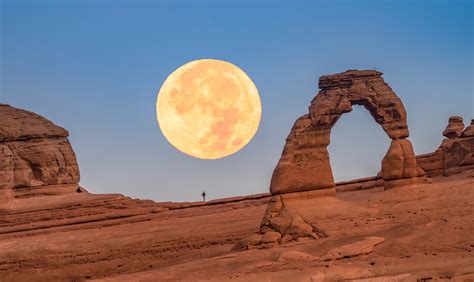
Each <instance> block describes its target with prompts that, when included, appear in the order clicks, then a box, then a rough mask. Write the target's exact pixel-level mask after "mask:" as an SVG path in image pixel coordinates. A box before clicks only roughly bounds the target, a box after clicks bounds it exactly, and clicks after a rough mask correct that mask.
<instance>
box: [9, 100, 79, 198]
mask: <svg viewBox="0 0 474 282" xmlns="http://www.w3.org/2000/svg"><path fill="white" fill-rule="evenodd" d="M68 135H69V133H68V132H67V131H66V130H65V129H64V128H61V127H58V126H56V125H54V124H53V123H52V122H50V121H49V120H47V119H45V118H43V117H41V116H39V115H37V114H35V113H32V112H28V111H24V110H20V109H16V108H13V107H10V106H8V105H4V104H0V204H2V203H6V202H8V201H10V200H12V199H14V198H21V197H30V196H34V195H37V194H58V193H66V192H73V191H75V189H77V184H78V183H79V167H78V165H77V161H76V156H75V154H74V151H73V150H72V148H71V145H70V143H69V141H68V139H67V137H68Z"/></svg>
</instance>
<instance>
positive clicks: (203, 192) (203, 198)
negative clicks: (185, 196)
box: [201, 191, 206, 202]
mask: <svg viewBox="0 0 474 282" xmlns="http://www.w3.org/2000/svg"><path fill="white" fill-rule="evenodd" d="M201 195H202V201H203V202H205V201H206V191H202V194H201Z"/></svg>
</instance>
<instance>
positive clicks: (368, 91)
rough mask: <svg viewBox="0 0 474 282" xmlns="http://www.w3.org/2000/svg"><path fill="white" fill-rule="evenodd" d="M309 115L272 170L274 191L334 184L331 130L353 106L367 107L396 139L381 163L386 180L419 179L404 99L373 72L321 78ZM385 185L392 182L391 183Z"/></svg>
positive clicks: (290, 137) (296, 127)
mask: <svg viewBox="0 0 474 282" xmlns="http://www.w3.org/2000/svg"><path fill="white" fill-rule="evenodd" d="M319 88H320V89H321V90H320V91H319V93H318V94H317V95H316V97H315V98H314V99H313V100H312V101H311V105H310V106H309V113H308V114H306V115H303V116H302V117H300V118H299V119H297V120H296V122H295V124H294V125H293V128H292V129H291V132H290V134H289V135H288V137H287V139H286V144H285V147H284V149H283V152H282V155H281V158H280V160H279V162H278V164H277V166H276V168H275V170H274V172H273V176H272V180H271V184H270V192H271V193H272V194H281V193H289V192H301V191H308V190H314V189H326V188H332V187H334V186H335V183H334V178H333V175H332V170H331V166H330V162H329V154H328V150H327V146H328V145H329V143H330V134H331V128H332V127H333V126H334V124H335V123H336V122H337V121H338V119H339V118H340V117H341V115H342V114H344V113H347V112H350V111H352V106H353V105H361V106H364V107H365V108H366V109H367V110H368V111H369V112H370V113H371V115H372V117H373V118H374V120H375V122H377V123H378V124H380V125H381V127H382V128H383V130H384V131H385V132H386V133H387V135H388V137H389V138H391V139H392V144H391V146H390V149H389V151H388V153H387V155H386V157H385V158H384V160H383V161H382V178H383V179H384V180H385V181H386V182H390V181H397V180H400V179H404V180H405V181H404V182H403V184H404V185H406V184H409V183H410V182H416V181H417V175H418V174H417V170H418V169H417V165H416V158H415V154H414V152H413V147H412V144H411V142H410V141H409V140H408V139H406V138H407V137H408V136H409V132H408V126H407V122H406V119H407V117H406V111H405V108H404V106H403V103H402V101H401V100H400V98H398V96H397V95H396V94H395V92H393V90H392V89H391V88H390V86H389V85H388V84H387V83H385V81H384V80H383V78H382V73H381V72H378V71H374V70H362V71H358V70H348V71H346V72H343V73H338V74H334V75H327V76H322V77H321V78H320V79H319ZM387 186H390V187H391V186H394V185H393V183H392V184H390V183H387Z"/></svg>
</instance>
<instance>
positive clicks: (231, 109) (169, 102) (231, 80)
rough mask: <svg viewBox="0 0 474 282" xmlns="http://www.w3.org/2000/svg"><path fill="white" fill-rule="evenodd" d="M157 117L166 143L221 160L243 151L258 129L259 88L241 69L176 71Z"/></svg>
mask: <svg viewBox="0 0 474 282" xmlns="http://www.w3.org/2000/svg"><path fill="white" fill-rule="evenodd" d="M156 115H157V118H158V123H159V125H160V129H161V131H162V132H163V134H164V135H165V137H166V139H167V140H168V141H169V142H170V143H171V144H172V145H173V146H174V147H176V148H177V149H178V150H180V151H181V152H183V153H186V154H188V155H190V156H193V157H196V158H200V159H219V158H223V157H226V156H229V155H231V154H233V153H235V152H237V151H239V150H240V149H242V148H243V147H244V146H245V145H246V144H247V143H248V142H249V141H250V140H251V139H252V137H253V136H254V135H255V133H256V132H257V129H258V126H259V124H260V118H261V115H262V105H261V103H260V96H259V95H258V90H257V88H256V87H255V84H254V83H253V82H252V80H251V79H250V78H249V77H248V76H247V74H246V73H245V72H244V71H242V70H241V69H240V68H238V67H237V66H235V65H233V64H231V63H228V62H225V61H220V60H211V59H205V60H197V61H192V62H189V63H187V64H185V65H183V66H181V67H179V68H178V69H177V70H175V71H174V72H173V73H172V74H171V75H170V76H168V78H167V79H166V80H165V82H164V83H163V85H162V86H161V89H160V92H159V93H158V98H157V101H156Z"/></svg>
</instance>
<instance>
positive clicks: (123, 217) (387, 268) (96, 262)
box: [0, 171, 474, 281]
mask: <svg viewBox="0 0 474 282" xmlns="http://www.w3.org/2000/svg"><path fill="white" fill-rule="evenodd" d="M473 187H474V174H473V173H472V172H471V171H466V172H464V173H461V174H457V175H454V176H451V177H437V178H434V179H433V182H432V183H427V184H422V185H413V186H409V187H398V188H394V189H389V190H384V189H380V188H378V187H374V188H370V189H363V190H353V191H345V192H337V193H336V196H335V197H321V198H318V199H316V200H314V201H312V202H311V205H307V206H301V207H300V208H301V212H302V213H305V214H310V215H311V217H309V218H306V219H307V220H309V221H310V222H311V223H314V224H317V226H318V227H319V228H320V229H321V230H323V231H324V232H325V233H326V235H327V237H325V238H320V239H317V240H315V239H309V238H302V239H304V240H298V241H296V242H289V243H288V244H282V245H281V246H273V247H269V248H261V249H251V250H246V251H232V248H233V246H234V245H235V243H236V242H237V241H238V240H239V239H241V238H244V237H246V236H249V235H252V234H257V233H258V230H259V225H260V222H261V220H262V217H263V215H264V212H265V208H266V203H267V202H268V200H269V197H270V196H269V195H265V194H263V195H256V196H255V197H242V198H233V199H232V198H231V199H228V200H225V199H223V200H221V201H220V202H219V201H217V203H213V202H209V203H207V204H201V203H196V206H192V204H191V205H189V204H183V205H181V206H179V205H178V204H176V206H173V205H172V204H171V203H168V204H166V203H161V204H160V203H154V202H152V201H139V200H131V199H130V198H127V197H123V196H121V195H93V194H89V193H77V194H69V195H61V196H49V197H48V198H47V199H46V200H45V201H42V200H38V198H36V199H34V200H32V201H28V200H21V204H20V203H19V206H16V207H15V211H14V212H7V213H2V217H1V219H2V220H1V225H0V233H1V234H0V277H2V278H1V280H2V281H31V280H38V281H51V280H79V281H80V280H84V279H96V280H106V281H119V280H129V281H157V280H159V281H224V280H232V281H318V280H325V279H326V280H328V279H329V280H340V279H351V280H352V279H365V280H368V281H382V280H383V281H385V280H394V281H399V280H407V281H412V280H430V279H434V280H445V279H455V280H466V281H469V280H472V279H474V252H473V251H474V235H473V234H474V233H473V226H474V218H473V216H472V215H473V213H474V208H473V205H472V203H473V200H474V190H473V189H472V188H473ZM19 202H20V201H19ZM313 204H314V205H313ZM165 206H167V207H165ZM186 206H188V207H186ZM367 238H369V239H367Z"/></svg>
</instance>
